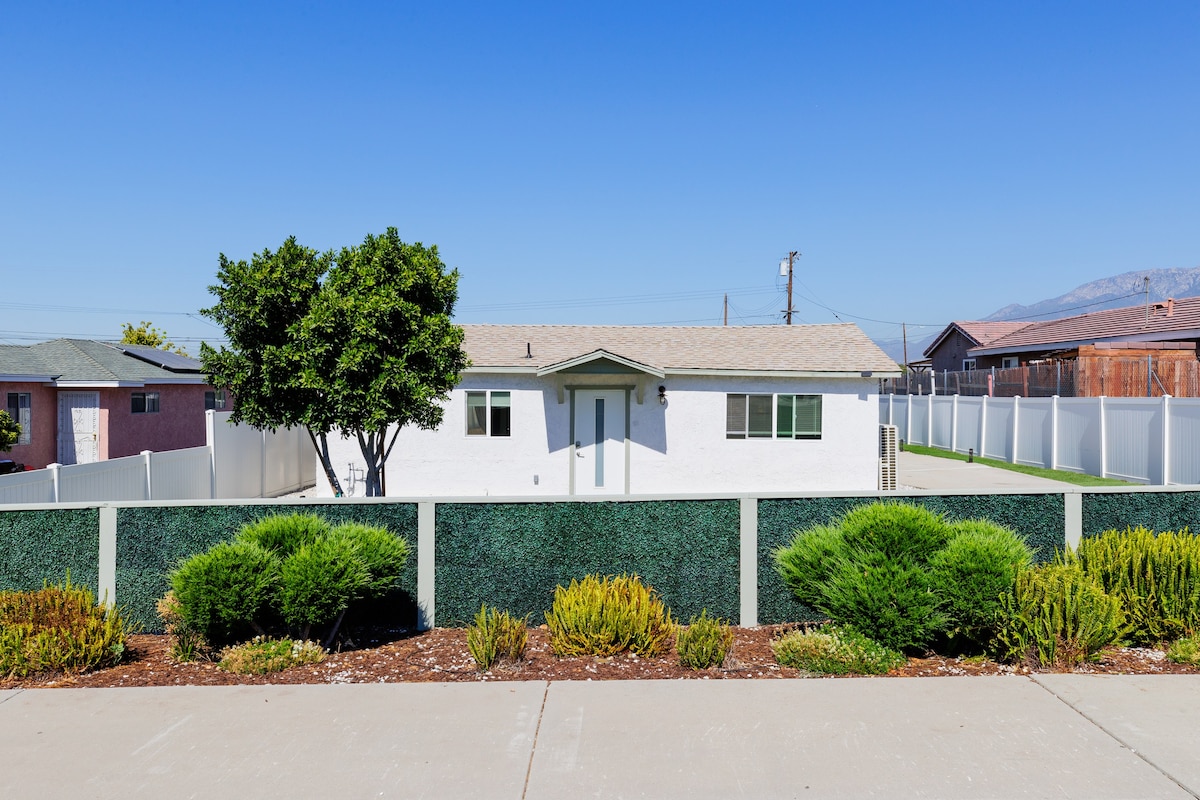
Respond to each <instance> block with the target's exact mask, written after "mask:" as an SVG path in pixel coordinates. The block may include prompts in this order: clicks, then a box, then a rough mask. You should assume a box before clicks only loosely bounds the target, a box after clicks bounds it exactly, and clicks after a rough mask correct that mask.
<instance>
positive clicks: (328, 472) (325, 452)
mask: <svg viewBox="0 0 1200 800" xmlns="http://www.w3.org/2000/svg"><path fill="white" fill-rule="evenodd" d="M308 438H309V439H311V440H312V443H313V449H314V450H316V451H317V458H318V459H320V461H321V468H322V469H324V470H325V478H326V479H327V480H328V481H329V488H330V489H333V496H334V497H341V496H342V484H341V483H340V482H339V481H338V479H337V475H336V474H334V471H333V464H331V463H330V461H329V440H328V439H326V438H325V434H323V433H322V434H321V443H320V444H317V437H316V436H314V435H313V432H312V431H309V432H308Z"/></svg>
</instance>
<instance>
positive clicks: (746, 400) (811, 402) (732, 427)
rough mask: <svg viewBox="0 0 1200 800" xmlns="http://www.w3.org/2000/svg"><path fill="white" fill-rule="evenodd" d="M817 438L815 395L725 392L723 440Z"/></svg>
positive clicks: (818, 410) (818, 416) (818, 421)
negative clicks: (726, 393)
mask: <svg viewBox="0 0 1200 800" xmlns="http://www.w3.org/2000/svg"><path fill="white" fill-rule="evenodd" d="M772 437H774V438H776V439H820V438H821V395H819V394H777V395H771V394H728V395H726V396H725V438H727V439H770V438H772Z"/></svg>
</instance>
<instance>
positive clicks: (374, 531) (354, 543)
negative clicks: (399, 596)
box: [329, 522, 408, 597]
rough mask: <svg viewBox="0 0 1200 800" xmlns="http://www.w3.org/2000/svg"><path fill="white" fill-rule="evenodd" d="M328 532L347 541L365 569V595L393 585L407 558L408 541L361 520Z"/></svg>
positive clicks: (383, 592)
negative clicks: (365, 523) (366, 576)
mask: <svg viewBox="0 0 1200 800" xmlns="http://www.w3.org/2000/svg"><path fill="white" fill-rule="evenodd" d="M329 535H330V536H331V537H333V538H335V539H342V540H344V541H345V542H347V543H348V544H349V545H350V547H351V548H352V549H353V551H354V554H355V556H356V557H357V558H358V560H359V561H361V562H362V563H363V566H365V567H366V568H367V575H368V578H367V585H366V593H367V595H368V596H370V597H380V596H382V595H384V594H386V593H387V592H389V591H390V590H392V589H394V588H395V587H396V584H397V582H398V581H399V580H400V574H401V573H402V572H403V571H404V564H405V562H406V561H407V560H408V542H406V541H405V540H404V539H402V538H401V537H399V536H397V535H396V534H394V533H392V532H391V531H389V530H388V529H387V528H381V527H378V526H374V525H364V524H362V523H360V522H343V523H342V524H341V525H338V526H336V527H335V528H333V530H332V531H330V534H329Z"/></svg>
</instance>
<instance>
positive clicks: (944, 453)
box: [904, 443, 1135, 486]
mask: <svg viewBox="0 0 1200 800" xmlns="http://www.w3.org/2000/svg"><path fill="white" fill-rule="evenodd" d="M904 450H905V452H908V453H916V454H917V455H921V456H937V457H938V458H949V459H951V460H953V461H966V460H967V456H966V455H965V454H964V453H953V452H951V451H949V450H939V449H938V448H936V447H923V446H921V445H919V444H907V443H906V444H905V445H904ZM975 463H977V464H983V465H984V466H986V467H997V468H998V469H1008V470H1012V471H1013V472H1022V473H1024V474H1026V475H1035V476H1037V477H1039V478H1047V479H1049V480H1052V481H1062V482H1063V483H1073V484H1075V485H1076V486H1133V485H1135V484H1131V483H1130V482H1129V481H1121V480H1117V479H1116V478H1099V477H1097V476H1095V475H1084V474H1082V473H1079V472H1067V471H1066V470H1062V469H1044V468H1043V467H1028V466H1025V465H1024V464H1010V463H1009V462H1007V461H997V460H996V459H994V458H980V457H979V456H975Z"/></svg>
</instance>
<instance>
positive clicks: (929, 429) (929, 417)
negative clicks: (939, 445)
mask: <svg viewBox="0 0 1200 800" xmlns="http://www.w3.org/2000/svg"><path fill="white" fill-rule="evenodd" d="M935 397H937V394H936V393H934V394H931V395H929V397H926V398H925V400H926V403H925V446H926V447H933V398H935Z"/></svg>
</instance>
